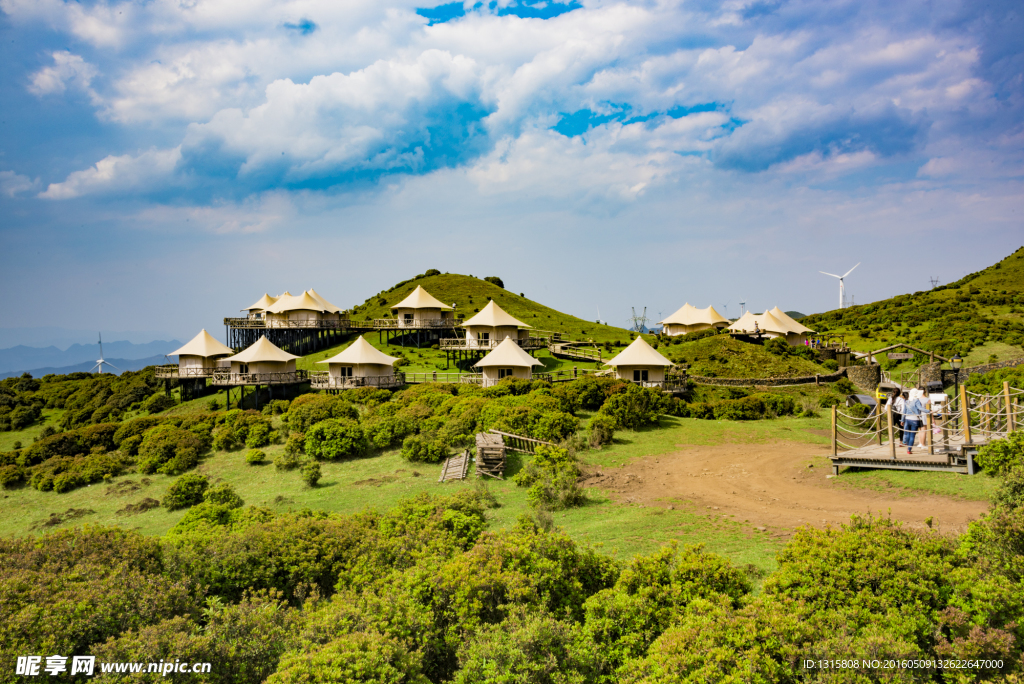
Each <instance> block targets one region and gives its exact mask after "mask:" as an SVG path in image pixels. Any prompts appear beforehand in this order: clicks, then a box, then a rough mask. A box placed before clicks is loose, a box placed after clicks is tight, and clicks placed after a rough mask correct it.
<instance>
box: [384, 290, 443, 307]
mask: <svg viewBox="0 0 1024 684" xmlns="http://www.w3.org/2000/svg"><path fill="white" fill-rule="evenodd" d="M391 308H392V309H443V310H445V311H451V310H452V307H450V306H448V305H447V304H445V303H444V302H442V301H440V300H438V299H437V298H435V297H434V295H432V294H430V293H429V292H427V291H426V290H424V289H423V286H422V285H417V286H416V289H415V290H413V291H412V292H411V293H410V294H409V296H408V297H406V298H405V299H403V300H402V301H400V302H398V303H397V304H395V305H394V306H392V307H391Z"/></svg>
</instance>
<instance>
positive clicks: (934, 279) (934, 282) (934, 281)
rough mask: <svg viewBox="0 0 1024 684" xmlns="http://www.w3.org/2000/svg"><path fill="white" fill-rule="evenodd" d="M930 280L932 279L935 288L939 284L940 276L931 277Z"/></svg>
mask: <svg viewBox="0 0 1024 684" xmlns="http://www.w3.org/2000/svg"><path fill="white" fill-rule="evenodd" d="M928 280H930V281H932V288H933V289H934V288H935V286H936V285H938V284H939V279H938V278H929V279H928Z"/></svg>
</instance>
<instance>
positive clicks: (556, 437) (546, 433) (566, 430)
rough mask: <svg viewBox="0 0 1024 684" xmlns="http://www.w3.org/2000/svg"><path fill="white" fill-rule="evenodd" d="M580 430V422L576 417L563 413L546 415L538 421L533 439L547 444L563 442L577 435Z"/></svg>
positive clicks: (554, 412)
mask: <svg viewBox="0 0 1024 684" xmlns="http://www.w3.org/2000/svg"><path fill="white" fill-rule="evenodd" d="M579 428H580V421H579V419H577V418H576V417H575V416H570V415H569V414H568V413H562V412H561V411H553V412H551V413H545V414H543V415H542V416H541V417H540V420H539V421H537V426H536V427H535V428H534V429H533V435H532V436H533V437H534V438H535V439H542V440H544V441H546V442H561V441H562V440H563V439H567V438H568V437H571V436H572V435H573V434H575V433H576V431H577V430H579Z"/></svg>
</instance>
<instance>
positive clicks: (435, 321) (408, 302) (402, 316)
mask: <svg viewBox="0 0 1024 684" xmlns="http://www.w3.org/2000/svg"><path fill="white" fill-rule="evenodd" d="M454 311H455V309H454V307H452V306H449V305H447V304H445V303H444V302H442V301H440V300H439V299H437V298H436V297H434V296H433V295H432V294H430V293H429V292H427V291H426V290H424V289H423V286H422V285H417V286H416V289H415V290H413V291H412V292H411V293H410V294H409V296H408V297H406V298H405V299H403V300H402V301H400V302H399V303H398V304H395V305H394V306H392V307H391V313H392V314H394V316H395V324H394V326H395V327H398V328H450V327H452V326H453V325H454V322H455V313H454Z"/></svg>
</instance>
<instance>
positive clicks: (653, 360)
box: [605, 337, 672, 366]
mask: <svg viewBox="0 0 1024 684" xmlns="http://www.w3.org/2000/svg"><path fill="white" fill-rule="evenodd" d="M605 363H606V364H607V365H609V366H671V365H672V362H671V361H669V360H668V359H666V358H665V357H664V356H662V355H661V354H659V353H658V350H656V349H655V348H654V347H652V346H651V345H649V344H647V340H645V339H644V338H642V337H637V338H636V339H635V340H633V343H632V344H630V345H629V346H628V347H626V348H625V349H623V350H622V351H621V352H619V354H618V356H616V357H615V358H614V359H609V360H608V361H605Z"/></svg>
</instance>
